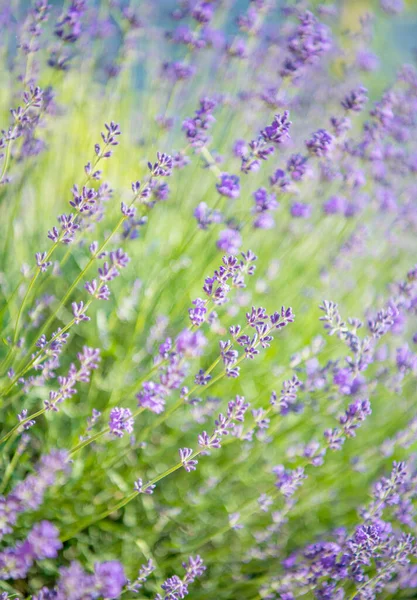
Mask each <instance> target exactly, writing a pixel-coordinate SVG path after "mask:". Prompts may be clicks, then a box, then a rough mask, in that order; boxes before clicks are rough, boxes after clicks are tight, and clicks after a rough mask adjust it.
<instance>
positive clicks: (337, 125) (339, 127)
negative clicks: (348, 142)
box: [330, 117, 351, 138]
mask: <svg viewBox="0 0 417 600" xmlns="http://www.w3.org/2000/svg"><path fill="white" fill-rule="evenodd" d="M330 125H331V126H332V131H333V134H334V135H335V137H337V138H338V137H341V136H342V135H343V134H344V133H346V132H347V131H349V129H350V128H351V123H350V119H348V118H347V117H331V118H330Z"/></svg>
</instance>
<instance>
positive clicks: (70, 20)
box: [55, 0, 86, 43]
mask: <svg viewBox="0 0 417 600" xmlns="http://www.w3.org/2000/svg"><path fill="white" fill-rule="evenodd" d="M85 11H86V2H85V0H72V2H71V3H70V5H69V7H68V8H67V10H66V12H65V13H64V14H63V15H62V16H61V17H60V19H59V20H58V21H57V23H56V26H55V35H56V36H57V37H58V38H59V39H61V40H62V41H63V42H67V43H74V42H76V41H77V40H78V39H79V37H80V36H81V33H82V23H81V19H82V17H83V15H84V13H85Z"/></svg>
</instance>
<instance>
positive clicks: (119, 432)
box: [109, 407, 135, 438]
mask: <svg viewBox="0 0 417 600" xmlns="http://www.w3.org/2000/svg"><path fill="white" fill-rule="evenodd" d="M134 423H135V422H134V419H133V417H132V412H131V410H129V409H128V408H117V407H116V408H112V409H111V411H110V419H109V429H110V433H111V434H113V435H115V436H116V437H119V438H121V437H123V436H124V434H125V432H126V433H132V432H133V426H134Z"/></svg>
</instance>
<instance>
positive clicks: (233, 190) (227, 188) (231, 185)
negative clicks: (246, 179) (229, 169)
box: [216, 173, 240, 199]
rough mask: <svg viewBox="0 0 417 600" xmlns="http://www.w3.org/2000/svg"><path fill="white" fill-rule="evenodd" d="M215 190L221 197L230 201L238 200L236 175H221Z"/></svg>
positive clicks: (238, 188) (238, 189)
mask: <svg viewBox="0 0 417 600" xmlns="http://www.w3.org/2000/svg"><path fill="white" fill-rule="evenodd" d="M216 188H217V191H218V192H219V194H221V195H222V196H226V197H228V198H232V199H235V198H238V197H239V195H240V185H239V177H238V176H237V175H229V174H228V173H222V175H221V177H220V182H219V183H217V184H216Z"/></svg>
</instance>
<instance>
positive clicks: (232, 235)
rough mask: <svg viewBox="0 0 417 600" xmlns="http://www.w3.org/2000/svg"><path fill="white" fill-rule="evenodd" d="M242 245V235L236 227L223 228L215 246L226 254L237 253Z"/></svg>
mask: <svg viewBox="0 0 417 600" xmlns="http://www.w3.org/2000/svg"><path fill="white" fill-rule="evenodd" d="M241 245H242V236H241V235H240V233H239V232H238V231H236V229H223V231H221V232H220V234H219V239H218V240H217V248H218V249H219V250H221V251H222V252H227V253H228V254H238V253H239V250H240V247H241Z"/></svg>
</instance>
